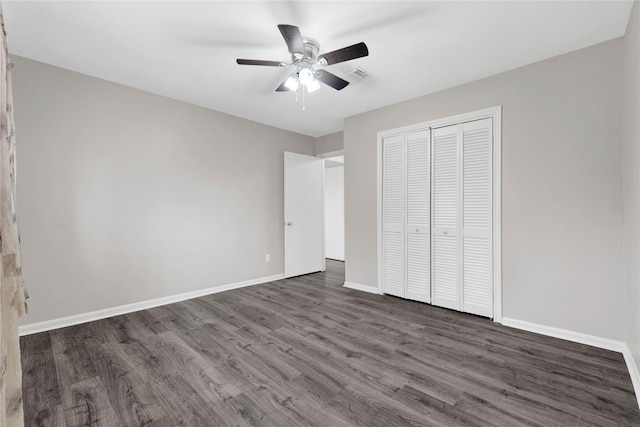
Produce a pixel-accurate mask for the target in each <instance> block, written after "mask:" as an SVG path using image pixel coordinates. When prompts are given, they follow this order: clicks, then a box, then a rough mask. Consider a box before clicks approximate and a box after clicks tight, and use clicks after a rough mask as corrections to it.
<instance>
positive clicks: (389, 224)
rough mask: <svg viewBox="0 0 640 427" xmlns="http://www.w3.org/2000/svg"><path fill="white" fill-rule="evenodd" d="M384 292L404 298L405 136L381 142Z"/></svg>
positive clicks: (385, 139)
mask: <svg viewBox="0 0 640 427" xmlns="http://www.w3.org/2000/svg"><path fill="white" fill-rule="evenodd" d="M382 177H383V178H382V206H383V208H382V252H383V255H382V259H383V261H382V292H384V293H385V294H390V295H395V296H398V297H402V298H405V239H404V235H405V231H404V224H405V142H404V135H398V136H393V137H389V138H384V140H383V141H382Z"/></svg>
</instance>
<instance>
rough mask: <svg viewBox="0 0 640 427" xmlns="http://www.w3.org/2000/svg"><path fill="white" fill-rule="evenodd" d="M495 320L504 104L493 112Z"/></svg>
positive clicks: (498, 317) (497, 318) (497, 315)
mask: <svg viewBox="0 0 640 427" xmlns="http://www.w3.org/2000/svg"><path fill="white" fill-rule="evenodd" d="M492 227H493V242H492V243H493V321H494V322H497V323H501V322H502V106H498V107H496V108H495V110H494V113H493V224H492Z"/></svg>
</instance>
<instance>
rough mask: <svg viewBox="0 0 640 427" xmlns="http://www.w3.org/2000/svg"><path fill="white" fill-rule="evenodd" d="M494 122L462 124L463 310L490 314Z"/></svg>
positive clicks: (491, 302)
mask: <svg viewBox="0 0 640 427" xmlns="http://www.w3.org/2000/svg"><path fill="white" fill-rule="evenodd" d="M492 145H493V122H492V119H483V120H477V121H473V122H468V123H464V124H463V125H462V162H461V163H462V242H461V246H462V307H461V309H462V311H465V312H467V313H473V314H478V315H481V316H488V317H492V316H493V277H492V267H493V244H492V243H493V239H492V236H493V227H492V224H493V217H492V200H493V195H492V174H493V170H492V152H493V148H492Z"/></svg>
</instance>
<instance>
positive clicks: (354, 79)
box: [340, 67, 370, 85]
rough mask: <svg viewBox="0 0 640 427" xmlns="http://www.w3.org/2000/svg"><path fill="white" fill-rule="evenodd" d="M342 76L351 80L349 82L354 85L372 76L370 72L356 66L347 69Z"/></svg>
mask: <svg viewBox="0 0 640 427" xmlns="http://www.w3.org/2000/svg"><path fill="white" fill-rule="evenodd" d="M340 77H342V78H343V79H345V80H346V81H348V82H349V84H351V85H354V84H357V83H360V82H361V81H363V80H365V79H368V78H369V77H370V75H369V73H368V72H366V71H365V70H363V69H362V68H360V67H358V68H354V69H353V70H351V71H347V72H346V73H344V74H342V75H341V76H340Z"/></svg>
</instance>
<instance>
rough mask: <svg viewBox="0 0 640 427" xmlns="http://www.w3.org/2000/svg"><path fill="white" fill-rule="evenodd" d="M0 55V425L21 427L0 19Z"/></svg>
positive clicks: (16, 248) (9, 106) (12, 174)
mask: <svg viewBox="0 0 640 427" xmlns="http://www.w3.org/2000/svg"><path fill="white" fill-rule="evenodd" d="M0 24H2V35H1V37H2V52H1V53H0V125H1V126H0V144H1V147H0V253H1V254H2V265H1V266H0V268H1V273H2V274H1V275H0V426H7V427H13V426H22V425H24V416H23V411H22V368H21V366H20V343H19V339H18V318H19V317H20V316H22V315H23V314H25V313H26V310H27V306H26V302H25V300H26V297H27V296H26V293H25V289H24V286H23V282H22V269H21V261H20V237H19V235H18V224H17V216H16V209H15V195H16V150H15V148H16V145H15V138H14V123H13V98H12V95H11V76H10V67H11V64H10V63H9V53H8V49H7V36H6V33H5V30H4V17H3V15H2V9H1V8H0Z"/></svg>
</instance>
